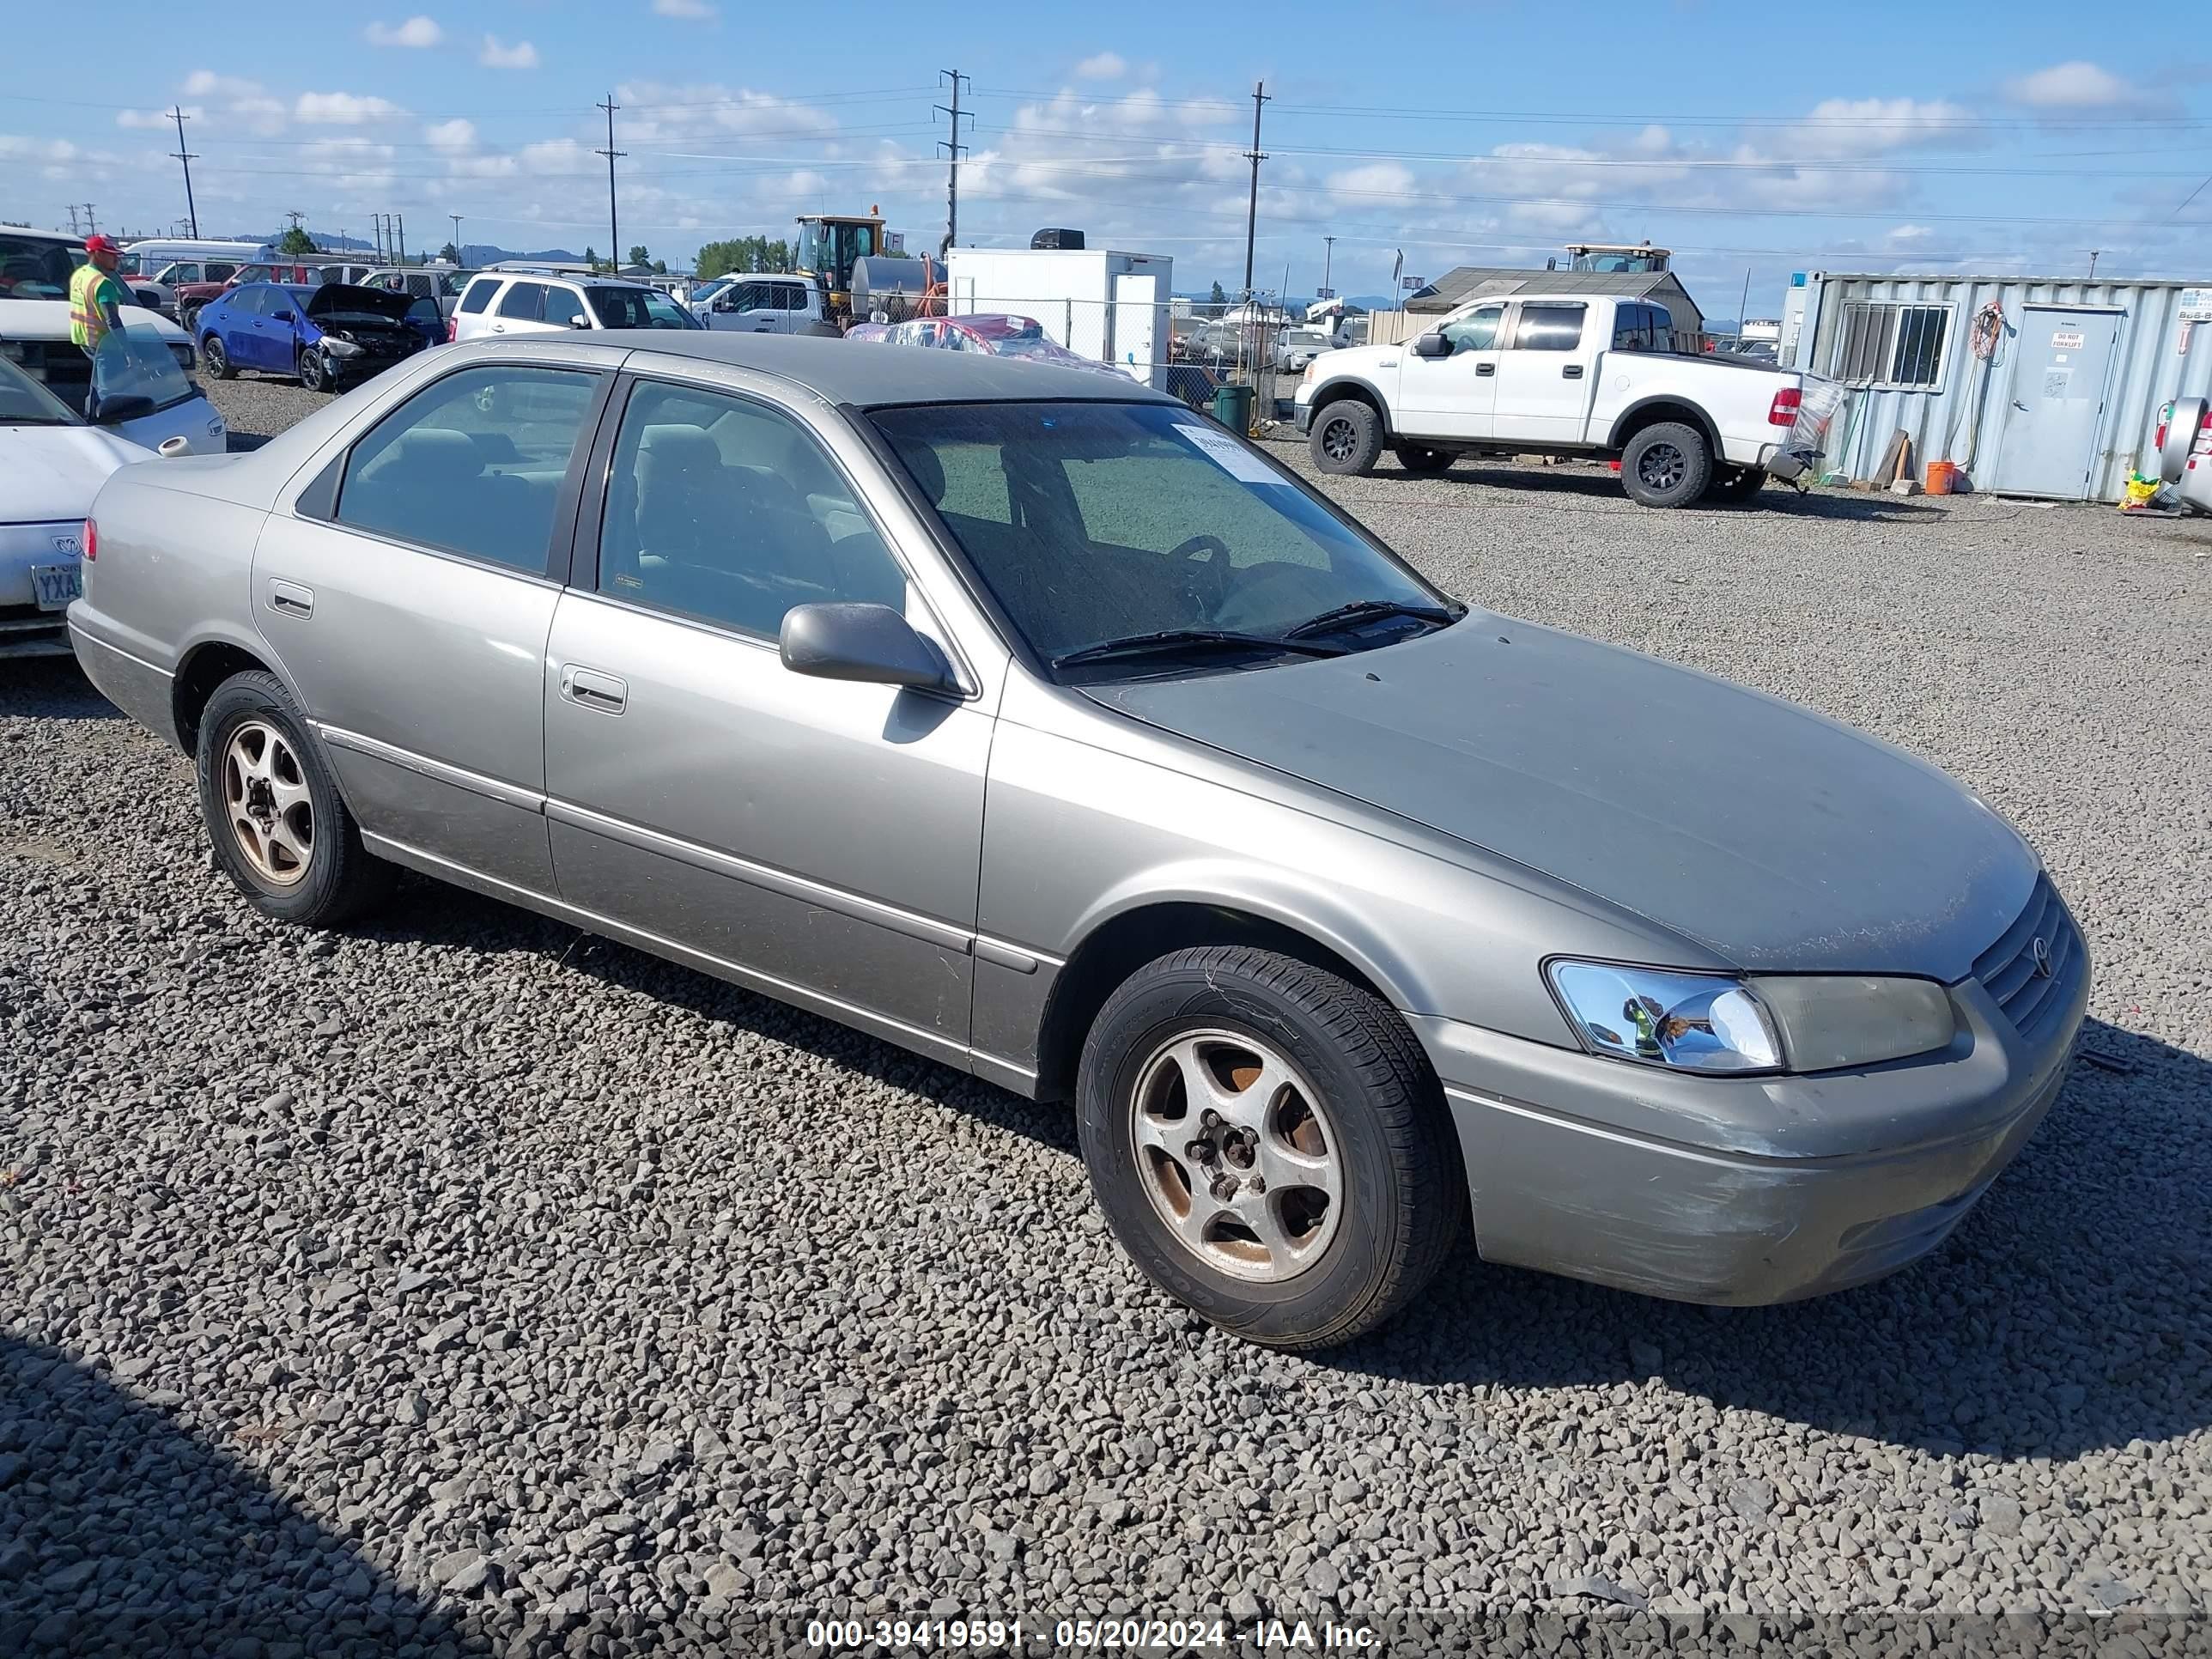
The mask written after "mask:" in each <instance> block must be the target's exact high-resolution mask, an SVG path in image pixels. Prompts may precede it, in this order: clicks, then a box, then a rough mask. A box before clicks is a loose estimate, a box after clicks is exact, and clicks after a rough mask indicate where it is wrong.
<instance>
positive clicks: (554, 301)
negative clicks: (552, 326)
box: [543, 288, 584, 328]
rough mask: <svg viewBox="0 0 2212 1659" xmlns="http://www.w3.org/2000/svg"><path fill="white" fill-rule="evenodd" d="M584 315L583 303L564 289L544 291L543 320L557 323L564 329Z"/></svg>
mask: <svg viewBox="0 0 2212 1659" xmlns="http://www.w3.org/2000/svg"><path fill="white" fill-rule="evenodd" d="M583 314H584V302H583V301H581V300H580V299H578V298H577V297H576V296H575V295H574V294H571V293H570V292H569V291H568V289H565V288H549V289H546V290H545V315H544V319H543V320H544V321H546V322H549V323H558V324H560V325H561V326H562V327H563V328H566V327H568V325H570V324H571V323H573V322H574V321H575V320H576V319H577V318H579V317H580V316H582V315H583Z"/></svg>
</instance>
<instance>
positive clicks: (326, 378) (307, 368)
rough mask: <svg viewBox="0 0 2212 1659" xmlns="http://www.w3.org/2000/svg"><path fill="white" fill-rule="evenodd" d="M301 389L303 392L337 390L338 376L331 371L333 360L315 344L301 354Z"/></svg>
mask: <svg viewBox="0 0 2212 1659" xmlns="http://www.w3.org/2000/svg"><path fill="white" fill-rule="evenodd" d="M300 389H301V391H302V392H335V391H337V375H335V374H331V360H330V359H329V358H327V357H325V356H323V354H322V353H321V352H319V351H318V350H316V349H314V348H313V346H310V347H308V348H307V349H306V350H304V351H302V352H301V354H300Z"/></svg>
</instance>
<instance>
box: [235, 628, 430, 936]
mask: <svg viewBox="0 0 2212 1659" xmlns="http://www.w3.org/2000/svg"><path fill="white" fill-rule="evenodd" d="M197 761H198V771H199V795H200V813H201V816H202V817H204V819H205V820H206V822H207V829H208V836H209V840H210V842H211V843H212V845H213V847H214V849H215V857H216V863H217V864H218V865H220V866H222V871H223V873H224V874H225V875H227V876H228V877H229V878H230V879H231V882H232V884H234V886H236V887H237V889H238V890H239V891H240V893H242V894H244V895H245V896H246V902H247V903H249V904H251V905H252V907H253V908H255V909H257V910H258V911H259V912H260V913H261V914H262V915H264V916H268V917H270V918H271V919H272V920H274V921H289V922H295V923H297V924H299V925H301V926H302V927H331V926H333V925H335V924H337V923H338V922H342V921H348V920H349V919H351V918H352V917H354V916H356V915H360V914H361V913H362V911H363V910H365V909H367V908H369V907H370V906H371V905H373V904H374V903H375V902H377V901H378V900H380V899H381V898H382V897H383V896H385V894H386V892H387V891H389V890H390V889H391V885H392V866H390V865H388V864H386V863H384V862H383V861H381V860H379V859H376V858H374V857H373V856H371V854H369V853H368V849H367V848H364V847H362V842H361V829H360V827H359V826H358V825H357V824H356V823H355V822H354V818H353V814H352V813H351V812H350V811H348V810H347V809H346V804H345V801H344V799H343V798H342V797H341V796H340V795H339V793H338V788H337V781H336V780H335V779H334V778H332V776H331V771H330V768H329V766H328V765H327V764H326V763H325V761H324V759H323V752H322V750H321V749H320V748H319V746H318V745H317V744H316V743H315V742H314V740H313V738H311V737H310V736H309V735H308V732H307V722H306V721H304V720H301V718H300V715H299V713H298V711H297V710H296V709H295V708H294V707H293V704H292V699H291V696H290V695H289V693H288V692H286V690H284V684H283V681H281V680H279V679H278V678H276V676H275V675H274V674H269V673H264V672H262V671H259V670H258V669H257V670H252V671H247V672H246V673H242V674H234V675H232V676H231V677H230V678H228V679H227V680H225V681H224V682H223V683H222V684H221V685H219V686H217V687H216V690H215V695H214V696H211V697H210V698H209V699H208V703H207V707H206V708H205V709H204V710H203V711H202V712H201V714H200V728H199V741H198V744H197Z"/></svg>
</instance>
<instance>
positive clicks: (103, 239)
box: [84, 236, 122, 253]
mask: <svg viewBox="0 0 2212 1659" xmlns="http://www.w3.org/2000/svg"><path fill="white" fill-rule="evenodd" d="M84 251H85V252H87V253H119V252H122V250H121V249H120V248H118V247H117V246H115V239H114V238H113V237H112V236H88V237H86V238H85V239H84Z"/></svg>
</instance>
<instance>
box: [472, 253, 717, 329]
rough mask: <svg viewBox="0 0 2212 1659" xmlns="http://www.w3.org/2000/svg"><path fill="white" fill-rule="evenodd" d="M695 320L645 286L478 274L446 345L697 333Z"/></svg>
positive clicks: (572, 278)
mask: <svg viewBox="0 0 2212 1659" xmlns="http://www.w3.org/2000/svg"><path fill="white" fill-rule="evenodd" d="M698 326H699V323H698V319H696V318H695V317H693V316H692V314H691V313H690V312H688V311H686V310H684V307H682V306H680V305H678V304H677V303H676V301H673V300H671V299H670V298H669V297H668V295H665V294H663V293H662V292H661V291H660V290H659V289H657V288H649V287H647V285H646V284H645V283H624V282H618V281H617V280H615V279H614V278H612V277H599V276H553V275H550V274H541V273H538V272H535V271H516V270H485V271H479V272H478V273H477V276H475V277H474V278H473V279H472V280H471V282H470V283H469V285H468V288H467V289H466V290H465V292H464V293H463V294H462V295H461V302H460V304H459V305H458V306H456V307H453V316H452V317H451V318H449V319H447V325H446V337H447V339H449V340H476V339H481V338H483V337H485V336H486V335H494V334H544V333H550V332H556V331H559V330H562V329H564V328H593V329H602V328H696V327H698Z"/></svg>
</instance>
